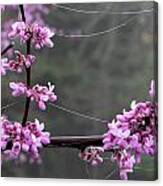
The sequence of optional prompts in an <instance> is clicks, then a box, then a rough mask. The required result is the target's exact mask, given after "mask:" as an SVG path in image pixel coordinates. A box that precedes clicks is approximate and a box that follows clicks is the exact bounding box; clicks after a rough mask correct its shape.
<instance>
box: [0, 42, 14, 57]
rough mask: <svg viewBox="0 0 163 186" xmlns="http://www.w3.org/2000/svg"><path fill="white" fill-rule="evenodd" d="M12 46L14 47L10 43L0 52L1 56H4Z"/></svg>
mask: <svg viewBox="0 0 163 186" xmlns="http://www.w3.org/2000/svg"><path fill="white" fill-rule="evenodd" d="M14 45H15V43H14V42H11V43H10V44H9V45H8V46H7V47H6V48H5V49H4V50H2V52H1V56H3V55H4V54H6V52H7V51H8V50H10V49H11V48H13V46H14Z"/></svg>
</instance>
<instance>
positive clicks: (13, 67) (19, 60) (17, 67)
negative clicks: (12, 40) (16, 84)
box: [4, 51, 36, 73]
mask: <svg viewBox="0 0 163 186" xmlns="http://www.w3.org/2000/svg"><path fill="white" fill-rule="evenodd" d="M15 55H16V59H14V60H9V61H8V63H5V66H4V69H5V70H10V71H13V72H18V73H20V72H22V71H23V68H24V67H25V68H29V67H30V66H31V65H32V64H33V63H34V62H35V59H36V57H35V56H33V55H27V56H25V55H23V54H21V53H20V52H19V51H15Z"/></svg>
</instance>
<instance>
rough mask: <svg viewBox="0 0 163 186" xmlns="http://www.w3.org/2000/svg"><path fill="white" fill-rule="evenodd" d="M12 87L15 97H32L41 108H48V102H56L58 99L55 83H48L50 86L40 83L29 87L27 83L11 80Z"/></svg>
mask: <svg viewBox="0 0 163 186" xmlns="http://www.w3.org/2000/svg"><path fill="white" fill-rule="evenodd" d="M9 86H10V88H11V89H12V95H13V96H14V97H17V96H21V95H25V96H27V97H30V99H31V101H36V102H37V104H38V107H39V108H40V109H41V110H45V109H46V102H48V101H50V102H54V101H56V100H57V96H56V95H55V93H54V92H53V91H54V85H51V83H50V82H49V83H48V86H41V85H39V84H37V85H35V86H33V87H32V88H30V87H29V88H27V87H26V85H25V84H24V83H22V82H19V83H15V82H10V84H9Z"/></svg>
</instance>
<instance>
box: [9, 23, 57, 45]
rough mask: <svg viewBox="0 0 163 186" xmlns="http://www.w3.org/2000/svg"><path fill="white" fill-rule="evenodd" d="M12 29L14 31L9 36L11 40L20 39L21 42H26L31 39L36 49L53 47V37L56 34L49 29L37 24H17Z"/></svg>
mask: <svg viewBox="0 0 163 186" xmlns="http://www.w3.org/2000/svg"><path fill="white" fill-rule="evenodd" d="M11 28H12V30H11V32H10V33H9V34H8V37H9V38H10V39H14V38H18V39H20V41H21V42H26V41H27V40H29V39H30V40H31V42H32V43H33V44H34V46H35V48H36V49H41V48H42V47H44V46H47V47H50V48H51V47H53V42H52V40H51V37H53V36H54V32H52V31H51V30H50V29H49V28H48V27H45V26H43V27H42V26H40V25H38V24H37V23H33V24H26V23H24V22H15V23H13V24H12V26H11Z"/></svg>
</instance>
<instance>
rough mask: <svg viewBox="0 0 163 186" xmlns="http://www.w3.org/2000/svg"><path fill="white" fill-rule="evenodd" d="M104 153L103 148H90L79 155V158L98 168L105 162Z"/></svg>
mask: <svg viewBox="0 0 163 186" xmlns="http://www.w3.org/2000/svg"><path fill="white" fill-rule="evenodd" d="M103 152H104V149H103V148H102V147H95V146H89V147H86V148H85V149H84V151H82V152H80V153H79V157H80V158H81V159H82V160H84V161H86V162H88V163H90V164H91V165H93V166H96V165H98V164H100V163H102V162H103V158H102V157H101V154H102V153H103Z"/></svg>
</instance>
